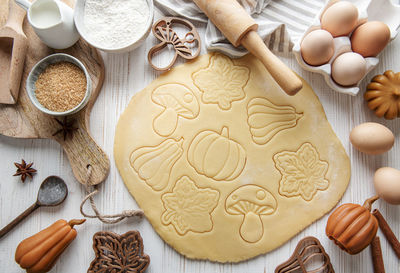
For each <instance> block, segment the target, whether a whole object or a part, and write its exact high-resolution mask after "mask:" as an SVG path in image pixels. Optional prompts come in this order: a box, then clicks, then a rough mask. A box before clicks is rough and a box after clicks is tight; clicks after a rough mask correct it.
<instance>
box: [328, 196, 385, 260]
mask: <svg viewBox="0 0 400 273" xmlns="http://www.w3.org/2000/svg"><path fill="white" fill-rule="evenodd" d="M378 199H379V197H378V196H374V197H371V198H369V199H367V200H366V201H365V202H364V204H363V205H362V206H360V205H358V204H352V203H348V204H343V205H341V206H340V207H338V208H337V209H335V210H334V211H333V213H332V214H331V215H330V216H329V218H328V222H327V224H326V230H325V232H326V235H327V236H328V237H329V239H331V240H333V241H334V243H335V244H336V245H338V246H339V247H340V248H341V249H343V250H344V251H346V252H347V253H349V254H351V255H355V254H358V253H360V252H361V251H362V250H364V249H365V248H366V247H367V246H368V245H369V244H370V243H371V242H372V240H373V239H374V238H375V235H376V232H377V231H378V220H377V219H376V218H375V216H374V215H372V214H371V206H372V203H373V202H375V201H376V200H378Z"/></svg>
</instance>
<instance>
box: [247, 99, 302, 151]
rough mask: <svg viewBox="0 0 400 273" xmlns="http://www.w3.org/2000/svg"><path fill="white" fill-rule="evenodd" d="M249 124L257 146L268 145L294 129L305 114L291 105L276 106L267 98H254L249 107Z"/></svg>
mask: <svg viewBox="0 0 400 273" xmlns="http://www.w3.org/2000/svg"><path fill="white" fill-rule="evenodd" d="M247 116H248V119H247V124H248V125H249V128H250V133H251V135H252V138H253V141H254V143H256V144H259V145H264V144H267V143H268V142H269V141H270V140H271V139H272V138H273V137H274V136H275V135H276V134H278V133H279V132H281V131H282V130H285V129H289V128H293V127H295V126H296V125H297V123H298V120H299V119H300V118H301V117H302V116H303V113H297V112H296V109H295V108H294V107H293V106H290V105H275V104H273V103H272V102H270V101H269V100H268V99H266V98H253V99H251V100H250V102H249V104H248V105H247Z"/></svg>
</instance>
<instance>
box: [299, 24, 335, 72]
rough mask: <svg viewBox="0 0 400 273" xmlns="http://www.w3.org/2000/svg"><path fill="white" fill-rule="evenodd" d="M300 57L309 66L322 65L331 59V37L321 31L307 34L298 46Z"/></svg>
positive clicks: (326, 32)
mask: <svg viewBox="0 0 400 273" xmlns="http://www.w3.org/2000/svg"><path fill="white" fill-rule="evenodd" d="M300 49H301V56H302V57H303V60H304V61H305V62H306V63H308V64H309V65H314V66H315V65H322V64H325V63H327V62H329V60H330V59H331V58H332V56H333V53H334V44H333V37H332V35H331V34H330V33H329V32H328V31H326V30H322V29H317V30H314V31H311V32H310V33H308V34H307V35H306V36H305V37H304V39H303V41H302V42H301V45H300Z"/></svg>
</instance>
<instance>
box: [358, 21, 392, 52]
mask: <svg viewBox="0 0 400 273" xmlns="http://www.w3.org/2000/svg"><path fill="white" fill-rule="evenodd" d="M389 41H390V29H389V27H388V26H387V25H386V24H385V23H383V22H380V21H371V22H367V23H365V24H362V25H361V26H359V27H358V28H356V30H355V31H354V32H353V34H352V35H351V49H352V50H353V51H354V52H357V53H359V54H361V55H362V56H363V57H365V58H366V57H375V56H376V55H378V54H379V53H380V52H381V51H382V50H383V49H384V48H385V46H386V45H387V44H388V43H389Z"/></svg>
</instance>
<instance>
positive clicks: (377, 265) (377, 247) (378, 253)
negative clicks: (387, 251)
mask: <svg viewBox="0 0 400 273" xmlns="http://www.w3.org/2000/svg"><path fill="white" fill-rule="evenodd" d="M371 254H372V263H373V265H374V273H385V265H384V264H383V258H382V249H381V241H380V240H379V237H378V236H375V238H374V240H372V243H371Z"/></svg>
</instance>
